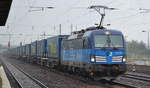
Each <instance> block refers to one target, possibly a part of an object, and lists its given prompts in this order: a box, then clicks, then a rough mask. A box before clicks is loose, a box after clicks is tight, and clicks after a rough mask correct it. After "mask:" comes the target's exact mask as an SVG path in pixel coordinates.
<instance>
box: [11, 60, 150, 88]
mask: <svg viewBox="0 0 150 88" xmlns="http://www.w3.org/2000/svg"><path fill="white" fill-rule="evenodd" d="M9 62H10V61H9ZM21 62H23V61H21ZM24 63H26V62H24ZM13 64H14V63H13ZM26 64H28V63H26ZM14 66H15V67H16V68H18V69H20V70H21V68H20V67H19V66H17V65H16V64H14ZM37 66H38V65H37ZM40 67H41V66H40ZM40 69H43V70H50V72H53V73H56V74H58V75H63V76H65V77H67V78H71V79H75V80H79V81H82V82H83V83H85V84H87V85H94V86H95V85H96V86H99V87H100V88H149V87H145V86H144V87H141V86H140V85H138V84H139V83H138V82H137V83H135V82H134V80H140V81H141V79H145V80H146V79H148V78H146V77H145V76H142V75H138V76H136V77H135V76H134V75H135V74H126V75H124V76H121V78H122V79H121V81H113V82H110V81H105V82H104V81H93V80H89V79H87V78H84V77H82V76H79V75H76V74H69V73H66V72H62V71H59V70H55V69H50V68H48V67H43V66H42V67H41V68H40ZM31 75H32V74H31ZM131 76H134V77H131ZM31 77H32V76H31ZM137 77H141V78H137ZM38 79H40V78H38ZM124 80H125V81H127V82H128V83H127V82H124ZM131 80H133V81H131ZM145 80H142V81H145ZM129 82H131V83H132V84H130V83H129ZM147 82H148V81H147ZM99 87H98V88H99ZM42 88H43V87H42ZM47 88H48V87H47ZM65 88H67V87H65ZM79 88H80V87H79ZM96 88H97V87H96Z"/></svg>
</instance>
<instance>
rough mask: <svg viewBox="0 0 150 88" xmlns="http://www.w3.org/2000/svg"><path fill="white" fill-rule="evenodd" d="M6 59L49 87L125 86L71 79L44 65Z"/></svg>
mask: <svg viewBox="0 0 150 88" xmlns="http://www.w3.org/2000/svg"><path fill="white" fill-rule="evenodd" d="M7 61H8V62H10V63H12V64H13V65H15V66H17V67H19V68H21V69H22V70H24V71H25V72H27V73H28V74H30V75H32V76H33V77H35V78H36V79H38V80H40V81H41V82H42V83H44V84H45V85H46V86H48V87H49V88H125V87H121V86H117V85H109V84H102V83H99V84H96V85H95V84H89V83H86V82H82V81H80V80H77V79H72V78H70V77H66V76H64V75H60V74H57V73H55V72H52V71H50V70H49V69H47V68H45V67H42V66H39V65H36V64H35V65H33V64H29V63H24V62H23V61H21V60H16V59H7Z"/></svg>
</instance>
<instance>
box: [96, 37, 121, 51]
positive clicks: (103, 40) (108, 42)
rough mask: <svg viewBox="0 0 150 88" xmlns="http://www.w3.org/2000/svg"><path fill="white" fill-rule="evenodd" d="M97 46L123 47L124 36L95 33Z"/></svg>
mask: <svg viewBox="0 0 150 88" xmlns="http://www.w3.org/2000/svg"><path fill="white" fill-rule="evenodd" d="M94 40H95V48H102V47H106V48H107V47H108V48H109V47H111V48H122V47H123V37H122V35H95V36H94Z"/></svg>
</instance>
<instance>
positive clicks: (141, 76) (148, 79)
mask: <svg viewBox="0 0 150 88" xmlns="http://www.w3.org/2000/svg"><path fill="white" fill-rule="evenodd" d="M123 77H127V78H132V79H136V80H142V81H145V82H150V76H143V75H138V74H126V75H124V76H123Z"/></svg>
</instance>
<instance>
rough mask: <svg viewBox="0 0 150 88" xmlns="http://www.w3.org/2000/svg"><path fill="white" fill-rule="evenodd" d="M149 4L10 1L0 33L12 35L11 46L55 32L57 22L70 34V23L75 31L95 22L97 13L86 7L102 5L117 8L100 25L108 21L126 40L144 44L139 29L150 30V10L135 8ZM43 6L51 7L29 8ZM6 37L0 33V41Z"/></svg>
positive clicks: (129, 0)
mask: <svg viewBox="0 0 150 88" xmlns="http://www.w3.org/2000/svg"><path fill="white" fill-rule="evenodd" d="M149 3H150V0H13V4H12V6H11V11H10V14H9V18H8V20H7V24H6V25H7V27H1V28H0V33H1V34H2V33H7V34H8V33H11V34H16V35H13V36H11V44H12V45H19V42H21V41H22V42H23V43H30V42H31V41H34V40H37V39H38V40H39V39H42V36H40V35H42V34H43V33H44V32H45V33H46V34H47V35H58V34H59V33H58V32H59V24H62V34H70V25H71V24H73V30H74V31H75V30H80V29H84V28H86V27H89V26H94V24H95V23H99V19H100V15H99V14H98V13H97V12H95V11H94V10H89V9H87V7H89V6H91V5H105V6H108V7H113V8H117V10H114V11H106V16H105V19H104V25H106V24H111V25H110V26H108V27H107V28H109V29H116V30H120V31H122V32H123V33H124V35H125V36H126V38H127V40H138V41H144V42H145V43H147V33H143V32H141V31H142V30H146V31H150V19H149V18H150V13H140V12H143V11H141V10H139V9H140V8H143V9H150V5H149ZM47 6H52V7H55V8H54V9H44V10H43V11H41V10H40V8H31V7H47ZM34 10H39V11H34ZM147 12H148V11H147ZM149 12H150V11H149ZM20 34H22V35H20ZM8 40H9V37H8V36H0V43H1V44H7V42H8Z"/></svg>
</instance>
